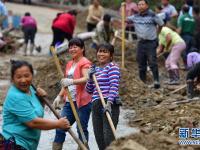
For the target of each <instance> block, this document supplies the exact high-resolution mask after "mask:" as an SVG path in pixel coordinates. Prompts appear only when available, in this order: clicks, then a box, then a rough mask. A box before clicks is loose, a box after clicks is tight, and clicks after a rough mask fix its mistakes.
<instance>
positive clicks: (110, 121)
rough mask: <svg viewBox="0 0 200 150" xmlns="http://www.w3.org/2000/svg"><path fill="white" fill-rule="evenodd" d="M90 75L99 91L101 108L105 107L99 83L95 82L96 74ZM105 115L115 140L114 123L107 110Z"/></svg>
mask: <svg viewBox="0 0 200 150" xmlns="http://www.w3.org/2000/svg"><path fill="white" fill-rule="evenodd" d="M92 77H93V81H94V84H95V86H96V88H97V91H98V93H99V97H100V99H101V103H102V106H103V108H105V106H106V103H105V100H104V97H103V94H102V92H101V89H100V87H99V84H98V82H97V78H96V76H95V75H94V74H93V76H92ZM106 117H107V119H108V122H109V125H110V127H111V130H112V133H113V135H114V138H115V140H116V130H115V126H114V124H113V121H112V118H111V116H110V114H109V113H108V112H107V111H106Z"/></svg>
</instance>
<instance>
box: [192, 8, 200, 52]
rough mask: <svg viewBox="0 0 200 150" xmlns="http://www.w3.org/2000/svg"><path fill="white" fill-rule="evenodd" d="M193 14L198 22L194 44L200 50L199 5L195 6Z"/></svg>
mask: <svg viewBox="0 0 200 150" xmlns="http://www.w3.org/2000/svg"><path fill="white" fill-rule="evenodd" d="M193 16H194V19H195V22H196V28H195V32H194V44H195V45H194V46H195V48H197V49H198V50H200V15H199V6H197V5H196V6H194V7H193Z"/></svg>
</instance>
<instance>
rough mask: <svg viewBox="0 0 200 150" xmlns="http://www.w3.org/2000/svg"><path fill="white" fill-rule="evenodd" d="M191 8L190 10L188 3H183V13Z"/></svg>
mask: <svg viewBox="0 0 200 150" xmlns="http://www.w3.org/2000/svg"><path fill="white" fill-rule="evenodd" d="M189 10H190V8H189V6H188V5H187V4H185V5H183V7H182V11H183V13H188V12H189Z"/></svg>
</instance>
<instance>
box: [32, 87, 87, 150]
mask: <svg viewBox="0 0 200 150" xmlns="http://www.w3.org/2000/svg"><path fill="white" fill-rule="evenodd" d="M32 87H33V89H34V90H35V91H37V90H36V88H35V86H34V85H32ZM36 95H37V94H36ZM37 97H38V99H39V100H40V102H41V103H42V104H46V105H47V106H48V107H49V109H50V110H51V111H52V112H53V114H54V115H55V116H56V118H57V119H60V118H61V116H60V115H59V114H58V113H57V111H56V110H55V109H54V108H53V107H52V105H51V104H50V102H49V100H48V99H47V98H46V97H41V96H38V95H37ZM67 132H69V134H70V135H71V136H72V138H73V139H74V140H75V141H76V143H77V144H78V145H79V147H80V148H81V149H82V150H87V148H86V147H85V145H84V144H83V143H82V142H81V141H80V140H79V138H77V137H76V135H75V134H74V132H73V131H72V130H71V129H70V128H69V129H68V130H67Z"/></svg>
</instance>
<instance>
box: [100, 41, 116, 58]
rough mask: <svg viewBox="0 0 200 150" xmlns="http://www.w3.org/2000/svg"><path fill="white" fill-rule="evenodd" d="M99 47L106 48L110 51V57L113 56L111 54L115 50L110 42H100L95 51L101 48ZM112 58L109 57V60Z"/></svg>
mask: <svg viewBox="0 0 200 150" xmlns="http://www.w3.org/2000/svg"><path fill="white" fill-rule="evenodd" d="M101 49H105V50H108V51H109V52H110V55H111V57H113V54H114V52H115V48H114V46H113V45H112V44H110V43H105V44H100V45H98V47H97V52H98V51H99V50H101ZM112 59H113V58H111V61H112Z"/></svg>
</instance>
